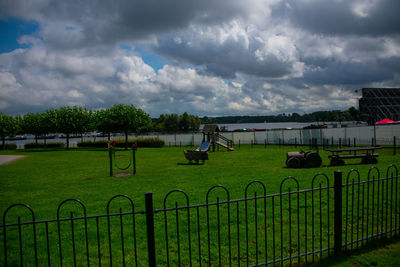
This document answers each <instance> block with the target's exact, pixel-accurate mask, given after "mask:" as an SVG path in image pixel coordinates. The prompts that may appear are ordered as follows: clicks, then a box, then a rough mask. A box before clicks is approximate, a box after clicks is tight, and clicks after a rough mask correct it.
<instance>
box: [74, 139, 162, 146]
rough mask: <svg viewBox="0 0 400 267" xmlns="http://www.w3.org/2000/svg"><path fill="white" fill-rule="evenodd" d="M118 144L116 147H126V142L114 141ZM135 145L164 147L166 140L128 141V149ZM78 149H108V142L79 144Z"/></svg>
mask: <svg viewBox="0 0 400 267" xmlns="http://www.w3.org/2000/svg"><path fill="white" fill-rule="evenodd" d="M113 141H115V142H116V145H115V146H116V147H125V141H124V140H121V139H119V140H113ZM134 143H137V145H138V147H163V146H164V144H165V142H164V140H162V139H160V138H158V137H142V138H137V139H128V147H132V146H133V144H134ZM77 146H78V147H104V148H107V147H108V141H106V140H98V141H90V140H88V141H83V142H78V144H77Z"/></svg>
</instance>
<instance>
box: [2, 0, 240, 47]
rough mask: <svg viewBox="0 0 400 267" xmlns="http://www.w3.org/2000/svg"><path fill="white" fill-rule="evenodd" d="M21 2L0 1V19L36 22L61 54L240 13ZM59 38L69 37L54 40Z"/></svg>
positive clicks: (209, 4) (234, 7)
mask: <svg viewBox="0 0 400 267" xmlns="http://www.w3.org/2000/svg"><path fill="white" fill-rule="evenodd" d="M26 6H27V3H26V1H21V0H12V1H10V0H5V1H2V3H1V4H0V7H1V8H0V9H1V10H2V12H1V13H0V17H7V16H17V17H22V18H25V19H33V20H39V21H41V22H42V23H43V24H42V28H41V29H42V34H43V37H44V38H45V39H46V40H47V41H49V42H51V43H49V45H51V44H54V45H55V46H61V47H62V48H63V49H66V48H68V47H69V48H71V47H81V46H86V45H90V44H105V43H115V42H118V41H122V40H131V39H143V38H146V37H148V36H150V35H153V34H158V33H162V32H168V31H171V30H176V29H182V28H185V27H187V26H188V25H190V24H191V23H199V24H207V25H212V24H217V23H220V22H222V21H227V20H228V21H229V20H231V19H232V18H234V17H238V16H240V15H241V14H242V13H245V10H246V9H244V7H245V3H244V2H243V1H239V0H233V1H230V3H229V5H227V4H226V2H225V1H223V0H202V1H187V0H168V1H157V0H146V1H141V0H122V1H114V0H107V1H79V0H71V1H32V3H29V4H28V6H29V8H30V10H27V7H26ZM60 34H63V35H67V36H69V37H70V38H64V39H63V40H59V38H60V37H61V36H60Z"/></svg>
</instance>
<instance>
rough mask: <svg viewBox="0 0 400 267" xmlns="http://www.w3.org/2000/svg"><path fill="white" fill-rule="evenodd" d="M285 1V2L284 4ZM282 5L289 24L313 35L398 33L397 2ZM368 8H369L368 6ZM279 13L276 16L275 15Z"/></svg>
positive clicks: (325, 0)
mask: <svg viewBox="0 0 400 267" xmlns="http://www.w3.org/2000/svg"><path fill="white" fill-rule="evenodd" d="M285 2H286V1H285ZM287 3H289V5H285V3H283V4H282V5H280V6H279V8H278V9H277V14H279V13H284V14H285V15H286V17H287V18H288V19H289V20H291V21H292V23H293V24H295V25H299V26H300V27H304V28H305V29H307V30H309V31H310V32H313V33H322V34H327V35H331V34H335V35H343V34H360V35H387V34H398V33H399V31H400V16H399V14H398V13H399V10H400V1H397V0H380V1H374V2H373V3H370V1H358V2H357V1H331V0H312V1H308V0H307V1H306V0H292V1H287V2H286V4H287ZM368 5H370V6H368ZM278 12H279V13H278Z"/></svg>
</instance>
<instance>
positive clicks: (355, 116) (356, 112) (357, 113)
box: [347, 107, 360, 121]
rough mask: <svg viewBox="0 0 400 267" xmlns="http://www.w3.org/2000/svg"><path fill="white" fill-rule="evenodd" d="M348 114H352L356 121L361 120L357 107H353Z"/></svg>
mask: <svg viewBox="0 0 400 267" xmlns="http://www.w3.org/2000/svg"><path fill="white" fill-rule="evenodd" d="M347 112H348V113H349V114H350V116H351V118H352V119H353V120H354V121H358V120H360V111H359V110H358V109H356V108H355V107H351V108H349V109H348V110H347Z"/></svg>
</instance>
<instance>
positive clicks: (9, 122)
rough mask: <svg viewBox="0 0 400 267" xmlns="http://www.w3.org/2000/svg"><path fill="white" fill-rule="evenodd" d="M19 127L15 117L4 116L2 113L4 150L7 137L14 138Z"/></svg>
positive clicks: (0, 123) (1, 123)
mask: <svg viewBox="0 0 400 267" xmlns="http://www.w3.org/2000/svg"><path fill="white" fill-rule="evenodd" d="M18 127H19V125H18V124H17V120H16V119H15V118H14V117H13V116H9V115H4V114H3V113H1V112H0V137H1V139H2V148H3V149H5V145H6V141H5V139H6V136H13V135H15V134H16V133H17V131H18Z"/></svg>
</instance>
